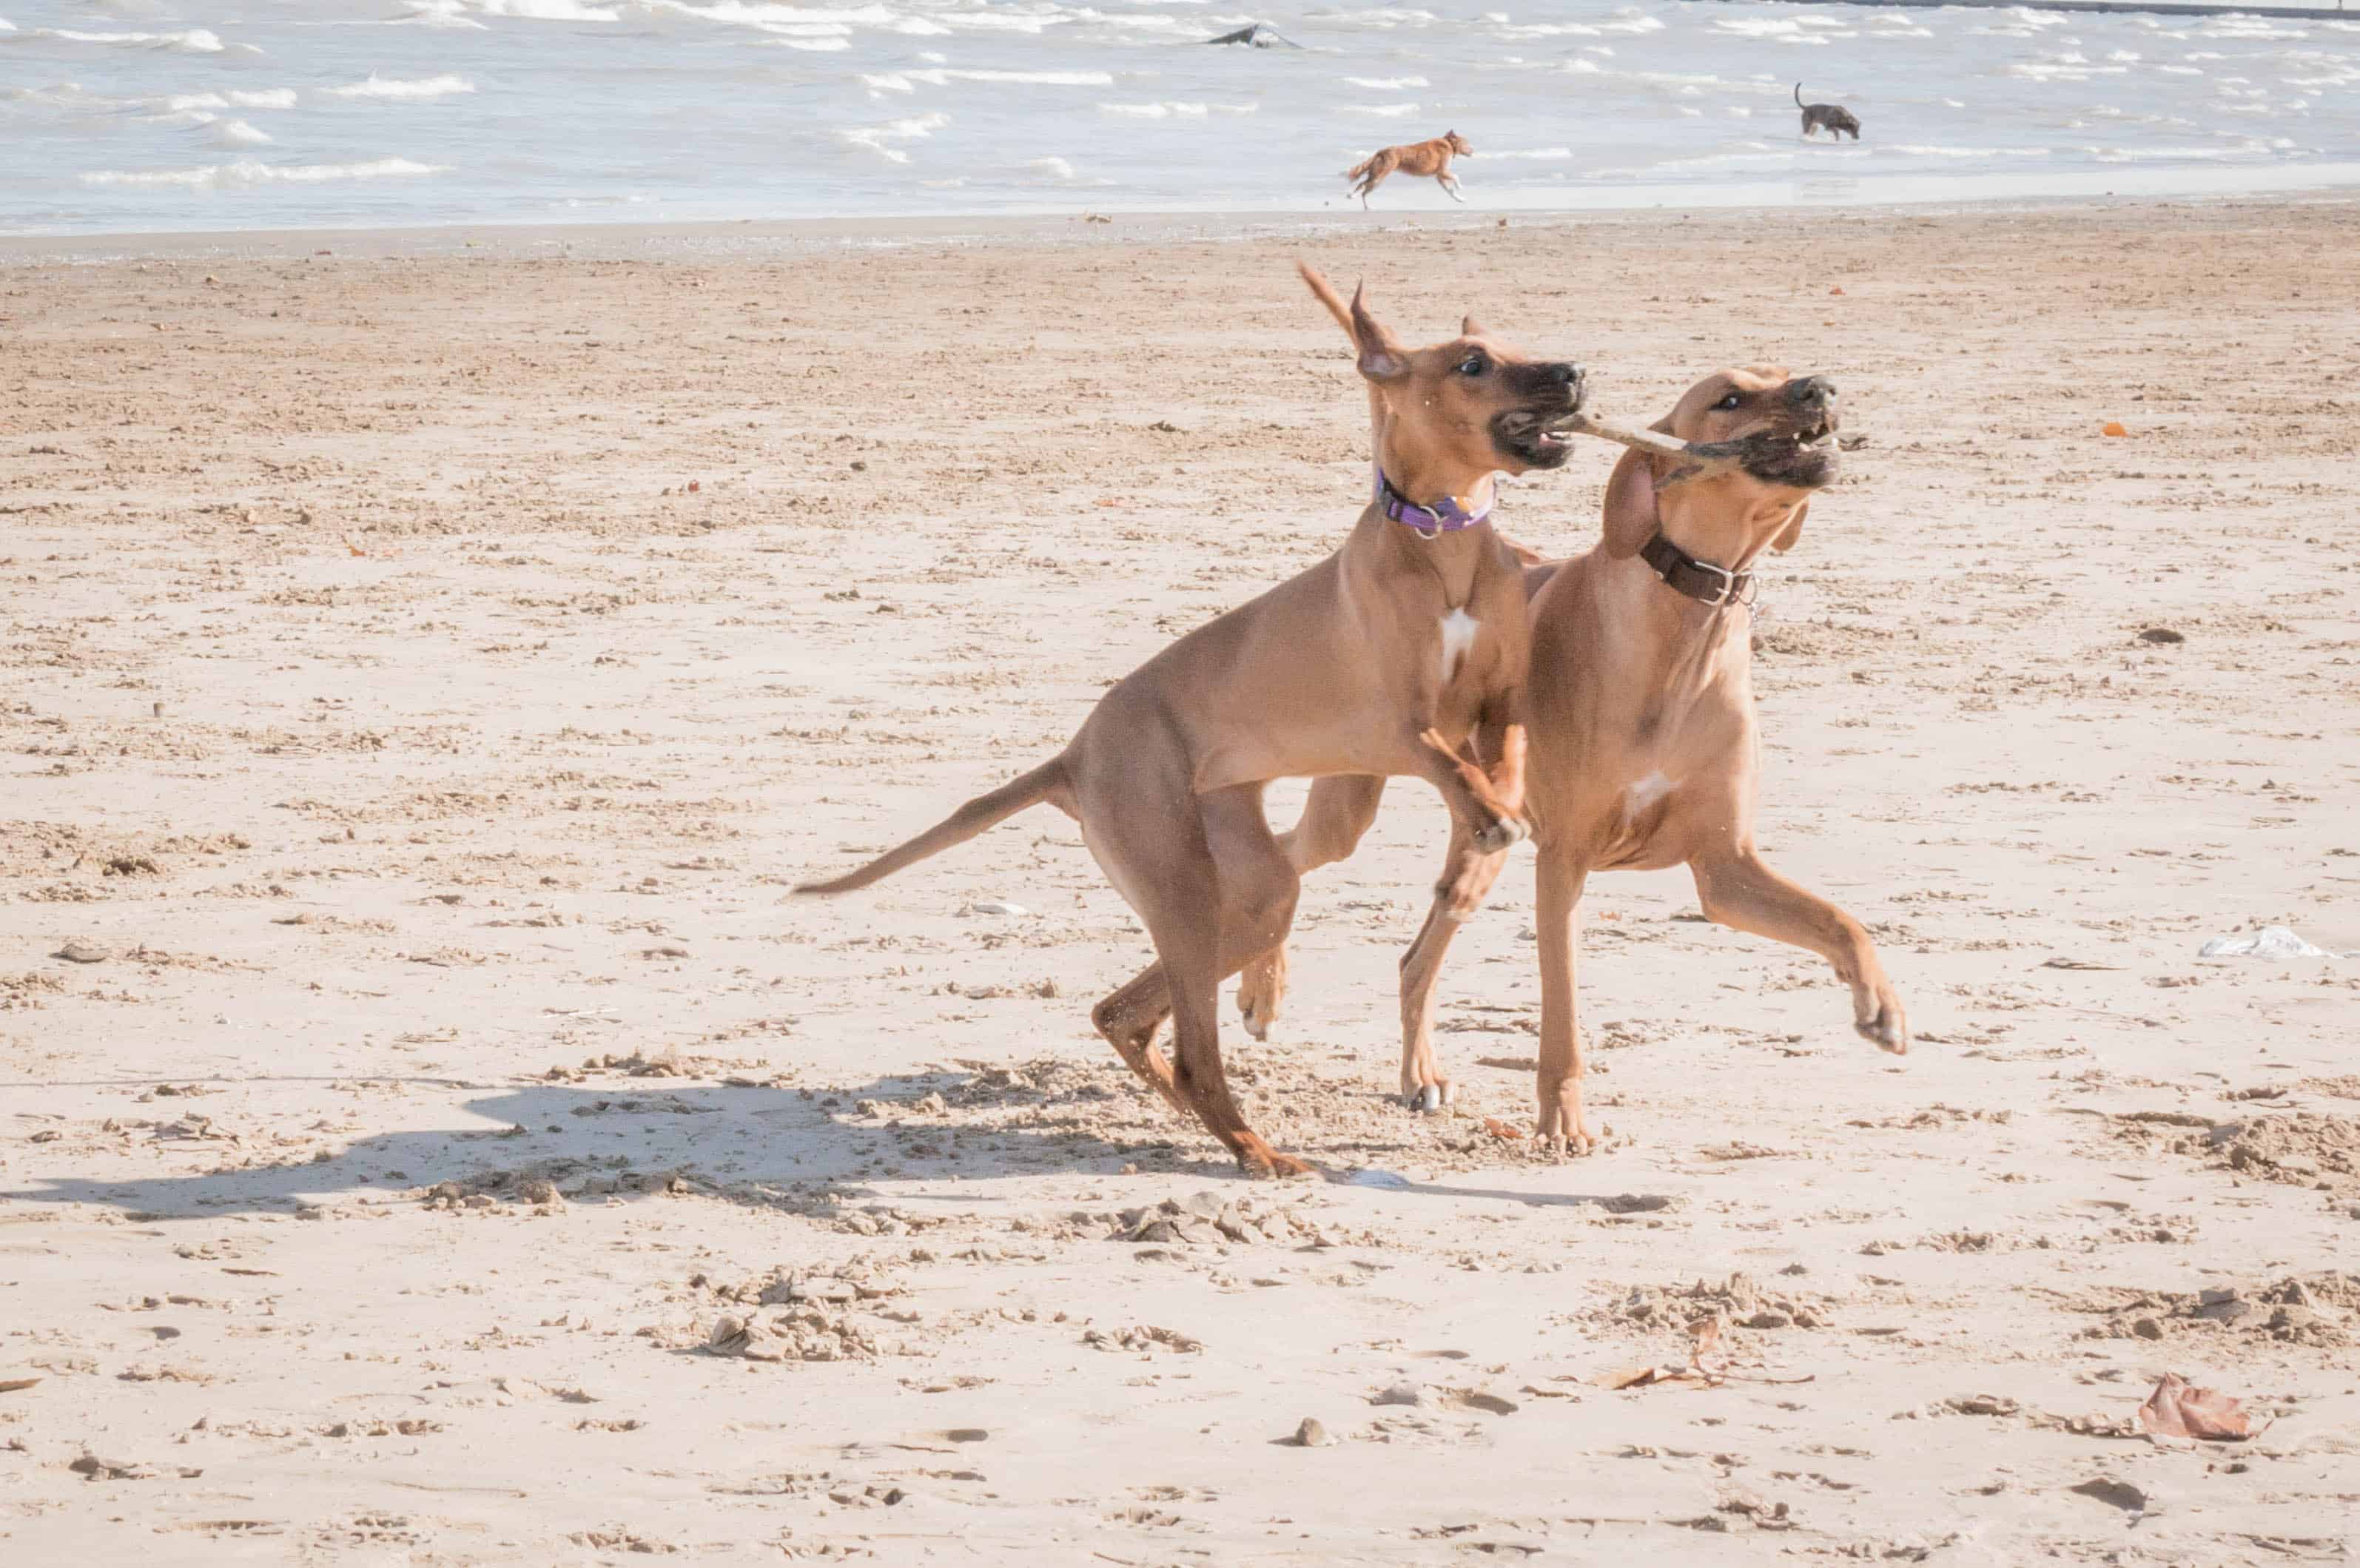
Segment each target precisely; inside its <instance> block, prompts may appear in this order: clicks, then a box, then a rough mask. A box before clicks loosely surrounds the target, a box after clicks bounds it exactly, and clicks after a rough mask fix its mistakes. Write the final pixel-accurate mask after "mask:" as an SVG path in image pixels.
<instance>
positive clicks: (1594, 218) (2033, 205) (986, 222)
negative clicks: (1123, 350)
mask: <svg viewBox="0 0 2360 1568" xmlns="http://www.w3.org/2000/svg"><path fill="white" fill-rule="evenodd" d="M2191 175H2202V176H2204V177H2205V178H2203V179H2200V180H2195V181H2194V182H2193V183H2194V185H2195V186H2196V187H2197V188H2195V189H2190V188H2188V177H2190V176H2191ZM2271 175H2283V176H2287V177H2288V178H2286V179H2284V180H2273V179H2269V178H2267V177H2268V176H2271ZM2257 177H2259V178H2257ZM2298 177H2299V178H2298ZM2167 180H2169V186H2170V188H2168V189H2167V188H2164V187H2165V185H2166V182H2167ZM2060 184H2062V185H2065V186H2069V187H2082V189H2059V188H2058V186H2059V185H2060ZM2102 185H2103V186H2104V187H2105V188H2104V189H2100V188H2099V187H2101V186H2102ZM1837 187H1849V188H1852V189H1851V190H1848V191H1838V190H1837V189H1836V188H1837ZM1782 188H1784V189H1788V190H1790V191H1794V192H1796V194H1792V195H1790V196H1789V197H1788V198H1787V199H1786V200H1776V199H1774V198H1773V197H1772V196H1771V195H1770V194H1769V193H1770V192H1772V191H1776V190H1779V189H1782ZM1861 188H1871V189H1865V190H1863V189H1861ZM1812 191H1819V192H1821V194H1819V195H1817V196H1814V195H1813V194H1811V192H1812ZM1541 194H1546V196H1547V197H1548V198H1549V201H1547V202H1546V203H1543V202H1535V203H1534V204H1531V205H1523V204H1518V203H1514V202H1513V201H1511V202H1509V203H1507V204H1493V205H1488V206H1474V205H1470V206H1465V207H1459V206H1452V205H1450V204H1449V203H1447V202H1442V203H1439V204H1437V205H1434V206H1425V205H1404V206H1397V207H1393V208H1389V209H1382V210H1379V211H1374V212H1359V211H1353V210H1337V209H1328V208H1316V209H1315V208H1294V209H1284V208H1282V209H1273V210H1270V211H1261V210H1256V209H1251V208H1226V209H1206V210H1201V211H1199V210H1194V209H1187V208H1155V207H1143V208H1136V209H1134V208H1126V207H1121V206H1113V205H1109V206H1088V207H1084V206H1076V207H1073V208H1063V209H1056V210H1053V211H1043V212H1009V213H980V214H954V215H946V216H941V217H934V216H923V215H917V214H877V215H873V216H863V217H854V218H800V217H788V218H680V219H669V220H667V219H656V220H644V221H635V222H617V223H588V222H584V223H550V222H545V221H539V220H534V221H528V222H514V223H508V222H477V223H421V224H390V225H374V224H357V225H353V226H349V227H333V226H331V227H319V226H312V227H291V228H268V227H259V228H225V229H163V230H125V231H120V232H113V233H104V234H0V267H7V266H21V265H38V264H41V263H47V262H58V261H64V262H69V263H90V262H105V261H119V260H135V259H146V258H163V257H167V256H173V255H202V256H247V255H256V254H276V253H277V251H278V250H279V247H281V246H284V245H294V244H303V245H314V246H318V245H325V244H330V243H332V242H333V244H336V245H344V246H354V245H359V246H361V247H362V250H361V254H367V255H374V256H382V257H392V256H434V255H453V254H464V253H466V252H468V251H488V252H491V253H493V254H501V253H519V252H538V251H541V250H543V249H545V248H547V247H549V246H552V245H557V246H563V247H564V250H565V254H568V255H579V256H596V255H599V254H602V253H603V254H619V253H625V252H628V253H632V254H638V253H639V252H642V251H643V250H644V248H645V247H646V246H647V245H650V244H661V243H671V244H676V245H681V246H683V254H698V255H703V256H706V257H707V258H708V259H720V258H721V257H722V256H726V255H728V254H731V253H733V252H737V251H741V250H743V251H765V250H778V249H785V250H794V249H809V250H838V249H847V248H855V247H859V246H864V245H873V246H879V247H888V248H890V247H899V246H902V245H995V244H997V245H1005V244H1019V245H1027V244H1031V245H1038V244H1059V243H1076V242H1084V241H1087V240H1091V239H1098V238H1103V239H1108V240H1120V241H1121V242H1123V243H1128V244H1143V243H1166V242H1174V241H1204V240H1242V239H1264V238H1271V237H1274V236H1277V235H1281V234H1295V235H1300V236H1302V237H1304V238H1306V239H1313V238H1318V237H1323V236H1328V235H1342V234H1354V233H1365V232H1371V231H1380V232H1381V231H1384V230H1386V229H1388V228H1391V227H1394V226H1397V225H1398V226H1406V227H1409V228H1413V229H1415V230H1416V231H1417V232H1419V233H1429V234H1445V233H1453V232H1471V231H1475V230H1479V229H1490V228H1494V227H1497V226H1500V225H1502V224H1503V223H1510V222H1511V221H1513V222H1516V223H1524V224H1527V225H1533V224H1537V225H1540V226H1549V225H1551V224H1557V223H1572V222H1576V221H1579V222H1582V223H1631V222H1644V221H1648V220H1651V219H1660V218H1662V217H1664V216H1666V215H1667V214H1678V215H1680V216H1682V217H1687V216H1690V215H1693V214H1696V213H1710V214H1712V215H1714V216H1731V217H1735V216H1741V215H1754V216H1786V217H1794V216H1801V215H1805V214H1811V213H1830V214H1833V213H1841V214H1849V215H1859V216H1870V215H1885V214H1890V213H1893V212H1902V211H1908V212H1920V213H1925V212H2057V211H2103V210H2107V209H2109V208H2124V207H2131V208H2136V207H2147V206H2154V207H2186V206H2202V207H2209V206H2233V205H2236V204H2239V203H2254V202H2259V203H2262V204H2265V205H2304V204H2313V203H2320V202H2326V203H2339V202H2349V201H2360V162H2351V163H2344V162H2337V163H2332V164H2314V165H2305V166H2301V167H2300V168H2299V169H2295V168H2289V169H2277V170H2271V169H2260V170H2257V169H2130V168H2125V169H2102V170H2085V171H2076V172H2075V173H2074V174H2072V175H2070V176H2066V177H2060V180H2048V181H2038V182H2034V181H2027V180H2025V179H2023V178H2022V177H2019V176H2016V175H1991V176H1983V175H1941V176H1917V175H1893V176H1885V177H1875V178H1870V179H1865V180H1862V179H1850V178H1845V177H1841V176H1829V177H1818V178H1814V179H1811V180H1775V181H1759V180H1757V181H1750V182H1730V183H1725V184H1700V185H1697V186H1692V187H1681V188H1677V189H1675V188H1666V187H1648V188H1633V189H1631V190H1628V191H1598V192H1595V193H1594V194H1596V195H1598V196H1600V197H1601V198H1611V200H1601V201H1596V202H1583V201H1566V200H1565V197H1566V194H1567V193H1566V192H1563V191H1549V192H1546V193H1540V192H1535V195H1541ZM1577 194H1579V193H1577ZM1646 195H1654V196H1655V197H1657V198H1659V199H1658V200H1655V201H1642V200H1639V199H1638V198H1640V197H1643V196H1646ZM339 254H351V253H350V252H348V251H347V252H340V253H339Z"/></svg>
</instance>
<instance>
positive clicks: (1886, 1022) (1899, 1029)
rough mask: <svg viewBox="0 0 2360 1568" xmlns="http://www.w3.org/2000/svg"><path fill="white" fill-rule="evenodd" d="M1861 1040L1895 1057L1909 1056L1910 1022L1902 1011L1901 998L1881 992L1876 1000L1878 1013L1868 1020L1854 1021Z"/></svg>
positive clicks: (1856, 1019)
mask: <svg viewBox="0 0 2360 1568" xmlns="http://www.w3.org/2000/svg"><path fill="white" fill-rule="evenodd" d="M1852 1028H1853V1029H1857V1030H1858V1031H1859V1032H1860V1038H1861V1039H1863V1040H1866V1041H1868V1042H1869V1044H1871V1045H1873V1046H1874V1047H1876V1049H1877V1050H1879V1051H1888V1052H1890V1053H1891V1054H1893V1055H1895V1056H1907V1055H1908V1054H1909V1020H1908V1018H1907V1016H1905V1015H1904V1014H1903V1012H1902V1010H1901V998H1899V997H1898V996H1895V995H1894V994H1893V993H1892V992H1890V991H1885V992H1881V993H1880V994H1879V995H1878V996H1877V998H1876V1011H1875V1012H1874V1013H1872V1014H1870V1015H1869V1016H1868V1017H1866V1018H1855V1019H1853V1020H1852Z"/></svg>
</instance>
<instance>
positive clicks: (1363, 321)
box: [1352, 287, 1409, 381]
mask: <svg viewBox="0 0 2360 1568" xmlns="http://www.w3.org/2000/svg"><path fill="white" fill-rule="evenodd" d="M1362 291H1363V290H1362V289H1360V288H1358V287H1356V288H1354V289H1353V290H1352V342H1353V343H1354V344H1355V345H1356V346H1357V347H1358V348H1359V349H1360V374H1361V375H1363V376H1367V377H1368V378H1369V379H1370V380H1371V381H1397V380H1399V379H1400V378H1401V377H1403V376H1407V375H1408V374H1409V350H1407V349H1405V348H1404V347H1402V345H1401V340H1400V339H1399V338H1396V337H1394V336H1393V333H1392V332H1390V331H1388V330H1387V329H1386V327H1385V324H1384V323H1383V322H1382V321H1378V320H1377V319H1376V318H1375V317H1374V316H1371V314H1369V308H1368V307H1367V306H1366V305H1364V304H1362V303H1361V302H1360V295H1361V293H1362Z"/></svg>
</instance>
